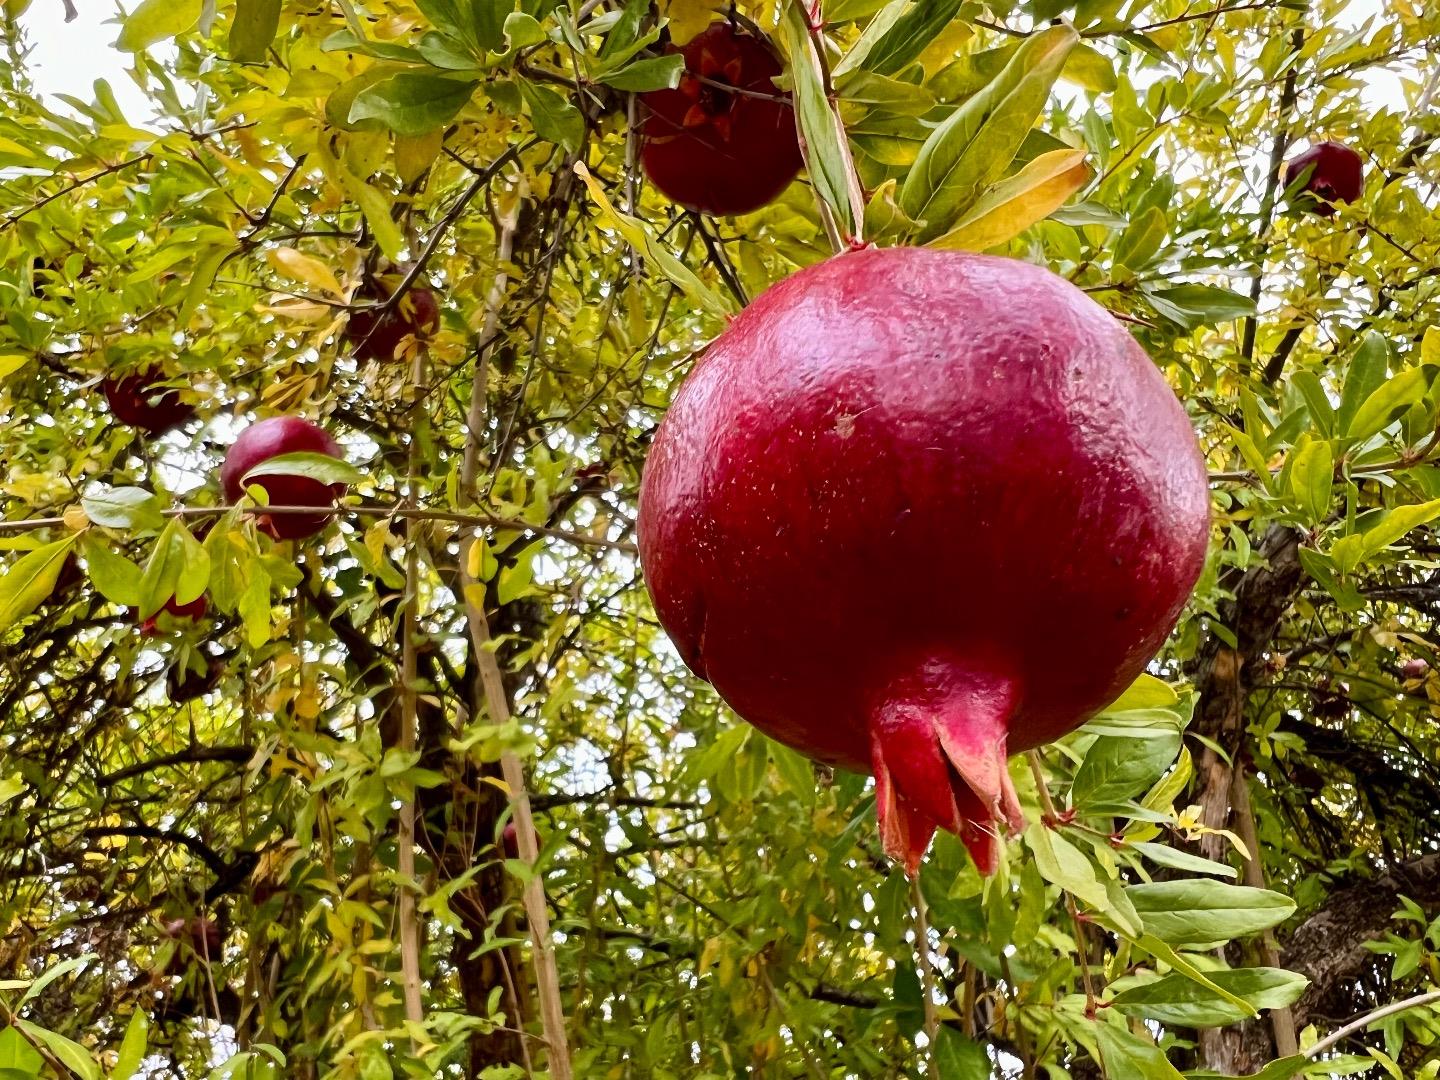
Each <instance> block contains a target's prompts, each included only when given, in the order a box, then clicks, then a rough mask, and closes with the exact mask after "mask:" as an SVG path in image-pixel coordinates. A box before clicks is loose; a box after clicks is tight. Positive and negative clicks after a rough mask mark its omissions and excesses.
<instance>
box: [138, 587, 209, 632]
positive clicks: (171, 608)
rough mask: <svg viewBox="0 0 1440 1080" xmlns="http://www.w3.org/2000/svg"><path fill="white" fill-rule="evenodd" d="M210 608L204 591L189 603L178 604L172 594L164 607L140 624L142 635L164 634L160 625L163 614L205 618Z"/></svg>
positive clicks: (174, 617) (185, 617)
mask: <svg viewBox="0 0 1440 1080" xmlns="http://www.w3.org/2000/svg"><path fill="white" fill-rule="evenodd" d="M209 610H210V601H208V600H206V599H205V595H204V594H203V593H202V594H201V595H199V596H197V597H196V598H195V599H194V600H191V601H190V603H188V604H178V603H176V602H175V597H173V596H172V597H170V599H169V600H166V601H165V606H164V607H162V608H161V609H160V610H159V611H157V612H156V613H155V614H154V615H151V616H150V617H149V618H148V619H146V620H145V621H144V622H142V623H141V624H140V636H141V637H147V638H153V637H160V636H161V635H162V634H164V633H165V631H164V630H163V629H161V627H160V616H161V615H168V616H170V618H172V619H192V620H193V619H203V618H204V617H205V613H206V612H207V611H209Z"/></svg>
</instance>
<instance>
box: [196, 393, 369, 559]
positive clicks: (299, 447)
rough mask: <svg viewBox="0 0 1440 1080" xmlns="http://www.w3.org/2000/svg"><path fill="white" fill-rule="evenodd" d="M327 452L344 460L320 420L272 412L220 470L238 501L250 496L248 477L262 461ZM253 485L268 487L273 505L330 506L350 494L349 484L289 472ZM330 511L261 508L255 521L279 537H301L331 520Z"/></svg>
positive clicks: (250, 431) (246, 432)
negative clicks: (289, 511)
mask: <svg viewBox="0 0 1440 1080" xmlns="http://www.w3.org/2000/svg"><path fill="white" fill-rule="evenodd" d="M300 453H311V454H327V455H329V456H330V457H333V458H343V457H344V456H345V455H344V452H343V451H342V450H341V449H340V444H339V443H337V442H336V441H335V440H334V439H332V438H331V437H330V433H329V432H327V431H326V430H325V429H324V428H322V427H321V426H320V425H319V424H313V423H311V422H310V421H309V420H305V419H303V418H302V417H299V416H272V417H271V418H270V419H268V420H260V421H258V422H257V423H254V424H251V425H250V426H249V427H248V428H246V429H245V430H244V431H242V432H241V433H240V437H239V438H238V439H236V440H235V442H234V443H233V444H232V445H231V447H230V449H229V451H227V452H226V454H225V463H224V465H222V466H221V468H220V482H221V485H222V486H223V487H224V489H225V499H226V501H227V502H232V503H233V502H236V501H238V500H239V499H240V497H241V496H242V495H244V494H245V487H246V485H245V483H244V480H245V476H246V474H247V473H249V472H250V470H251V469H253V468H255V466H257V465H259V464H260V463H261V462H262V461H269V460H270V459H271V458H273V457H279V456H280V455H281V454H300ZM253 483H254V484H255V486H257V487H259V488H261V489H263V490H264V492H265V494H266V496H267V497H268V498H269V500H270V504H271V505H273V506H315V507H326V508H329V507H331V506H333V505H334V503H335V500H336V499H338V498H340V496H342V495H344V494H345V485H344V484H322V483H321V482H320V481H319V480H312V479H311V478H310V477H308V476H291V475H287V474H285V473H276V474H274V475H265V476H257V477H256V478H255V479H254V481H253ZM330 517H331V515H330V514H329V513H324V514H267V513H265V512H264V511H263V510H262V511H260V512H259V513H258V514H257V516H256V518H255V520H256V523H257V524H258V525H259V526H260V528H261V529H262V530H264V531H265V532H267V533H269V534H270V535H271V536H273V537H274V538H275V539H276V540H299V539H301V538H302V537H306V536H313V535H315V534H316V533H317V532H319V531H320V530H321V529H323V528H324V527H325V524H326V522H328V521H329V520H330Z"/></svg>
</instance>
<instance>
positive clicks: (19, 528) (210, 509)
mask: <svg viewBox="0 0 1440 1080" xmlns="http://www.w3.org/2000/svg"><path fill="white" fill-rule="evenodd" d="M233 509H235V506H233V505H231V506H181V507H175V508H172V509H169V510H162V511H161V514H162V515H163V516H164V517H178V518H191V517H214V516H218V515H220V514H226V513H229V512H230V511H231V510H233ZM246 509H256V510H262V509H263V512H264V513H266V514H311V515H313V514H315V513H317V512H319V511H320V510H323V509H324V508H323V507H315V506H266V507H263V508H261V507H253V508H251V507H247V508H246ZM334 512H335V513H338V514H354V515H358V516H361V517H396V518H407V519H414V520H417V521H448V522H453V523H454V524H456V525H470V526H474V527H476V528H489V529H514V530H515V531H516V532H527V533H534V534H535V535H537V536H550V537H554V538H555V539H556V540H564V541H565V542H567V543H570V544H574V545H576V546H577V547H602V548H610V549H612V550H614V551H623V552H626V553H628V554H632V555H633V554H634V553H635V552H636V550H637V549H636V547H635V545H634V544H632V543H630V542H629V541H628V540H609V539H607V538H605V537H603V536H590V535H589V534H587V533H581V532H574V531H572V530H570V529H556V528H552V527H550V526H548V525H535V524H532V523H531V522H528V521H520V520H517V519H515V518H502V517H497V516H495V515H494V514H474V513H472V514H462V513H458V512H455V511H451V510H424V509H421V508H419V507H413V506H404V505H396V506H381V505H378V504H375V503H357V504H354V505H349V506H347V505H341V506H337V507H335V508H334ZM65 523H66V522H65V518H63V517H38V518H21V519H19V520H15V521H0V535H4V534H6V533H20V532H30V531H32V530H35V529H53V528H56V527H58V526H61V525H64V524H65Z"/></svg>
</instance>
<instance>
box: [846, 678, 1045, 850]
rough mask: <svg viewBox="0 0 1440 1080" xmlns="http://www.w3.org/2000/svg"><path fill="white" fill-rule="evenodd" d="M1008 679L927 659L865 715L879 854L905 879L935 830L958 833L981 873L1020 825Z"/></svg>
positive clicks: (1011, 694) (1012, 699)
mask: <svg viewBox="0 0 1440 1080" xmlns="http://www.w3.org/2000/svg"><path fill="white" fill-rule="evenodd" d="M1015 704H1016V692H1015V682H1014V680H1012V679H1010V678H1008V677H1005V676H999V675H995V674H993V673H992V672H989V671H982V672H979V673H971V672H970V671H969V670H968V669H966V668H964V667H961V666H959V663H957V662H956V661H954V660H951V659H948V658H932V659H929V660H927V661H925V662H924V663H922V664H921V665H920V666H919V669H918V670H916V671H914V672H913V673H910V674H907V675H905V676H902V677H901V678H900V679H899V680H896V681H893V682H891V683H890V684H889V685H887V687H886V689H885V691H884V693H883V695H882V696H881V697H880V698H879V699H878V703H877V704H876V705H875V706H874V707H873V708H872V709H871V712H870V745H871V760H872V766H873V769H874V772H875V791H876V806H877V811H878V815H879V819H880V836H881V840H882V842H883V843H884V847H885V853H886V854H887V855H889V856H890V857H891V858H893V859H895V860H896V861H898V862H903V863H904V865H905V871H906V873H907V874H909V875H910V876H911V877H913V876H914V875H915V874H916V872H917V871H918V869H919V866H920V857H921V856H922V855H923V854H924V852H925V849H926V847H928V846H929V843H930V840H931V838H932V837H933V836H934V835H935V831H936V829H940V828H943V829H946V830H948V831H949V832H952V833H954V834H955V835H957V836H959V837H960V839H961V841H962V842H963V843H964V844H965V846H966V848H967V849H968V850H969V851H970V855H971V857H972V858H973V859H974V860H975V865H976V866H977V867H978V868H979V869H980V870H981V872H982V873H987V874H988V873H990V872H992V871H993V870H994V869H995V866H996V863H997V861H998V859H999V850H1000V849H999V840H1000V837H1001V835H1002V834H1003V833H1004V832H1005V831H1019V830H1020V829H1021V828H1022V827H1023V826H1024V824H1025V821H1024V815H1023V814H1022V813H1021V811H1020V801H1019V798H1018V797H1017V796H1016V794H1015V787H1014V785H1013V784H1012V783H1011V781H1010V773H1009V770H1008V769H1007V768H1006V764H1005V762H1006V759H1007V757H1008V754H1007V751H1006V734H1007V730H1008V724H1009V720H1010V717H1011V715H1012V714H1013V712H1014V709H1015Z"/></svg>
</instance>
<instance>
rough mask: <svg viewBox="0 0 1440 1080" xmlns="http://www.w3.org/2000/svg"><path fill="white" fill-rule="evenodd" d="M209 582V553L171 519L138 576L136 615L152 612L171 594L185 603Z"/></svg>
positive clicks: (201, 591) (197, 595)
mask: <svg viewBox="0 0 1440 1080" xmlns="http://www.w3.org/2000/svg"><path fill="white" fill-rule="evenodd" d="M209 581H210V556H209V555H208V554H206V552H205V549H204V548H203V547H201V546H200V541H198V540H196V539H195V537H194V536H193V535H191V533H190V530H189V529H187V528H185V526H183V525H181V524H180V522H179V520H178V519H176V520H173V521H171V522H170V524H169V525H167V526H166V527H165V531H164V532H163V533H161V534H160V538H159V539H158V540H156V541H155V547H154V549H153V550H152V551H151V552H150V558H149V559H148V560H146V563H145V571H144V573H143V574H142V575H141V578H140V605H139V607H140V618H142V619H148V618H149V617H150V616H151V615H154V614H155V613H156V612H157V611H159V610H160V609H161V608H162V607H164V606H165V604H166V602H167V601H169V600H170V598H171V597H174V598H175V601H176V603H179V604H188V603H190V602H191V601H192V600H195V599H196V598H198V597H199V596H200V594H201V593H203V592H204V591H205V586H206V585H207V584H208V583H209Z"/></svg>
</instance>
